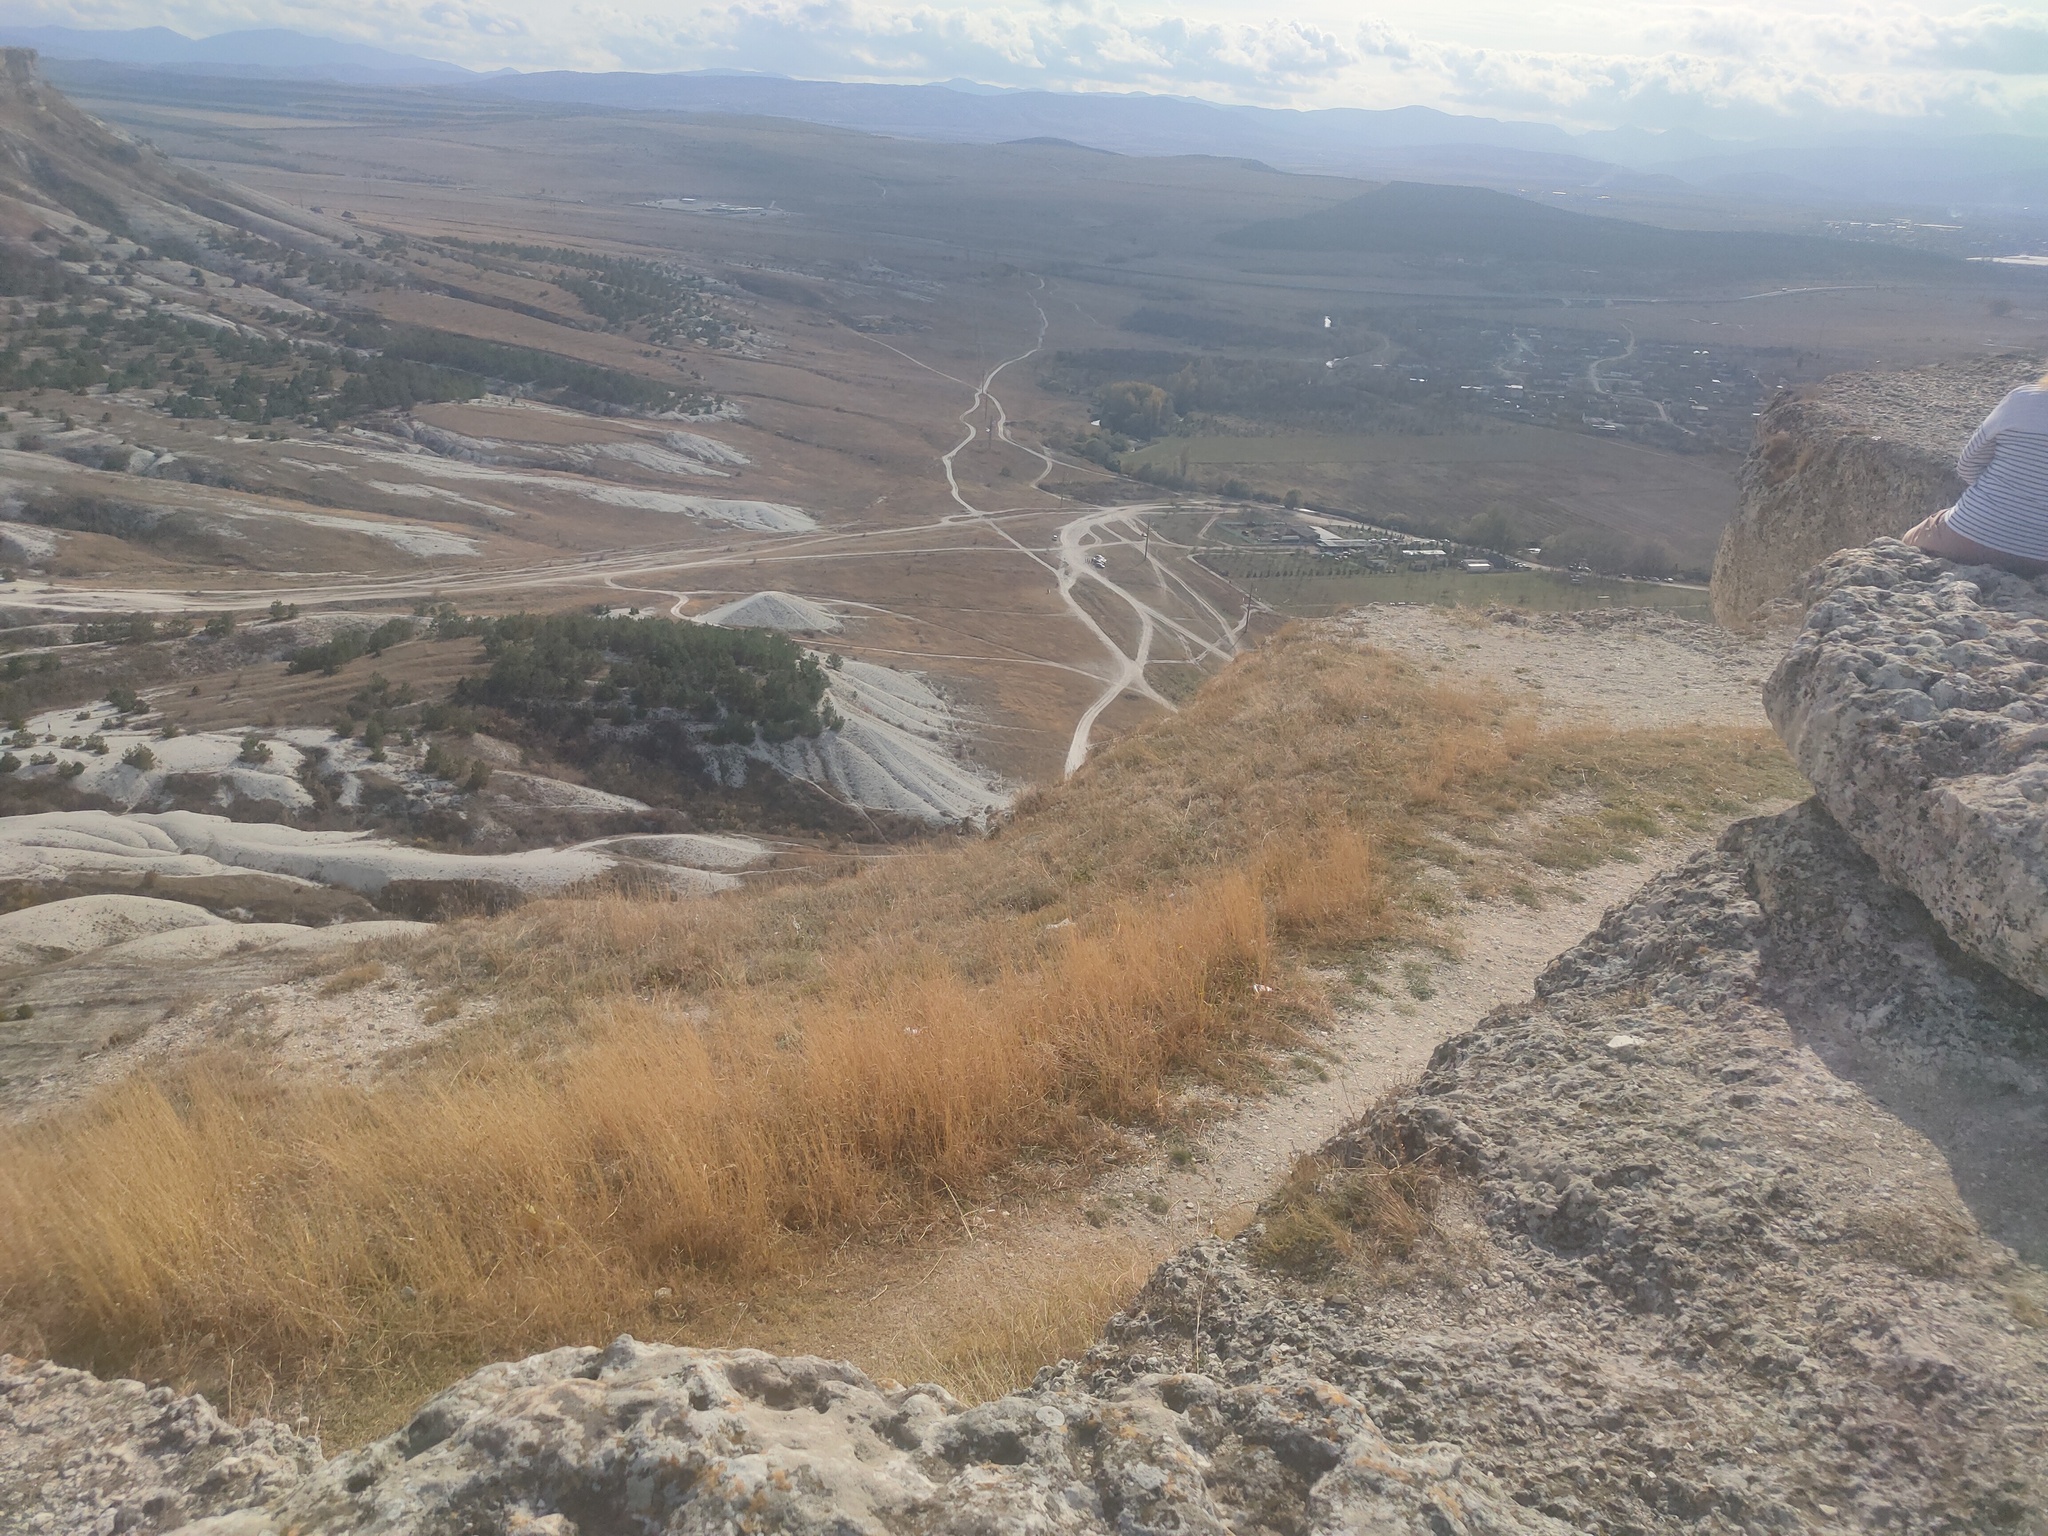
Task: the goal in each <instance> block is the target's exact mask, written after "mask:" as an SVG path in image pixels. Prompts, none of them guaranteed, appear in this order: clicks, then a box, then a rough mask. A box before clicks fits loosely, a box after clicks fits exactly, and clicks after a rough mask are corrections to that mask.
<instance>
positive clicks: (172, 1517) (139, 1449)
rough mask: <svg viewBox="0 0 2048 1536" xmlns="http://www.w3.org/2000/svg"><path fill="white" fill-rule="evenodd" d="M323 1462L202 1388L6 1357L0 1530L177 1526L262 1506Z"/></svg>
mask: <svg viewBox="0 0 2048 1536" xmlns="http://www.w3.org/2000/svg"><path fill="white" fill-rule="evenodd" d="M319 1465H320V1448H319V1447H318V1446H317V1445H315V1444H314V1443H313V1442H312V1441H310V1440H306V1439H303V1438H301V1437H300V1436H298V1435H296V1434H293V1433H292V1432H291V1431H290V1430H288V1429H285V1428H283V1427H282V1426H280V1425H276V1424H271V1423H268V1422H266V1421H264V1420H260V1419H259V1420H257V1421H256V1422H255V1423H253V1424H249V1425H244V1426H236V1425H233V1424H229V1423H228V1422H226V1421H225V1420H224V1419H222V1418H221V1416H220V1415H219V1414H218V1413H216V1412H214V1410H213V1408H212V1407H211V1406H210V1405H209V1404H208V1403H207V1401H206V1400H205V1399H204V1398H202V1397H196V1396H182V1397H181V1396H179V1395H178V1394H176V1393H174V1392H172V1391H171V1390H170V1389H169V1388H168V1387H145V1386H143V1385H142V1383H140V1382H136V1381H101V1380H99V1379H98V1378H97V1377H94V1376H89V1375H87V1374H86V1373H85V1372H84V1371H73V1370H66V1369H65V1368H64V1367H63V1366H59V1365H51V1364H49V1363H48V1362H44V1363H41V1364H36V1365H30V1364H26V1363H24V1362H22V1361H19V1360H15V1359H12V1358H10V1357H9V1356H6V1355H0V1531H5V1532H8V1533H10V1536H11V1533H14V1532H27V1531H35V1532H48V1533H50V1536H69V1533H71V1532H84V1531H91V1532H96V1533H97V1532H113V1531H136V1532H153V1531H170V1530H177V1529H180V1528H189V1522H194V1521H203V1520H204V1519H206V1518H207V1517H208V1516H211V1515H216V1514H222V1513H226V1512H228V1511H233V1510H246V1509H249V1508H251V1507H252V1506H253V1507H258V1508H260V1507H262V1506H264V1505H267V1504H269V1503H271V1502H273V1501H274V1500H276V1499H278V1498H279V1497H281V1496H282V1495H283V1494H285V1493H287V1492H288V1491H290V1490H291V1489H292V1488H294V1487H296V1486H297V1485H298V1482H299V1480H300V1479H301V1478H303V1477H304V1476H306V1475H307V1474H308V1473H309V1472H311V1471H312V1470H313V1469H314V1468H315V1467H317V1466H319Z"/></svg>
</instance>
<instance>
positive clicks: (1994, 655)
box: [1764, 539, 2048, 995]
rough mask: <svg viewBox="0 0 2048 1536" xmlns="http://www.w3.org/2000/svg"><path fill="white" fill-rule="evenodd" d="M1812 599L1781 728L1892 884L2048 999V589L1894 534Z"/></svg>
mask: <svg viewBox="0 0 2048 1536" xmlns="http://www.w3.org/2000/svg"><path fill="white" fill-rule="evenodd" d="M1807 588H1808V595H1809V600H1810V603H1811V607H1810V610H1809V612H1808V614H1807V618H1806V626H1805V628H1804V629H1802V630H1801V631H1800V633H1799V637H1798V639H1797V640H1795V641H1794V642H1793V645H1792V649H1791V652H1790V654H1788V655H1787V656H1786V657H1785V659H1784V661H1783V662H1782V663H1780V665H1779V667H1778V669H1777V671H1776V672H1775V673H1774V674H1773V675H1772V677H1771V680H1770V681H1769V682H1768V683H1767V684H1766V685H1765V687H1764V708H1765V710H1766V712H1767V713H1768V714H1769V715H1770V718H1771V724H1772V725H1773V726H1775V727H1776V728H1777V732H1778V734H1779V736H1781V737H1782V738H1784V741H1785V745H1786V746H1787V747H1788V748H1790V750H1791V752H1792V757H1793V760H1794V761H1795V762H1796V763H1798V765H1799V768H1800V771H1801V772H1802V773H1804V774H1805V775H1806V776H1807V777H1808V778H1809V779H1810V780H1812V782H1813V786H1814V789H1815V791H1816V793H1817V794H1818V795H1819V797H1820V800H1821V803H1822V804H1823V805H1825V806H1826V807H1827V808H1828V811H1829V813H1830V814H1831V815H1832V816H1833V817H1834V818H1835V820H1836V821H1837V822H1839V823H1840V824H1841V825H1842V826H1844V827H1846V828H1847V829H1848V830H1849V834H1850V836H1851V837H1853V838H1854V839H1855V840H1856V843H1857V844H1858V846H1860V847H1861V848H1862V849H1863V850H1864V852H1866V853H1868V854H1869V855H1870V856H1871V857H1872V858H1874V859H1876V860H1877V864H1878V867H1879V869H1880V870H1881V871H1882V872H1883V874H1884V877H1885V878H1886V879H1887V880H1890V881H1892V882H1893V883H1894V884H1896V885H1901V886H1904V887H1905V888H1906V889H1907V890H1909V891H1911V892H1912V893H1913V894H1914V895H1916V896H1918V897H1919V898H1920V899H1921V900H1922V901H1924V902H1925V903H1926V904H1927V907H1928V910H1929V911H1931V912H1932V913H1933V914H1934V916H1935V918H1936V919H1937V920H1938V921H1939V922H1940V923H1941V925H1942V927H1943V928H1945V929H1946V930H1947V931H1948V933H1949V935H1950V936H1951V937H1952V938H1953V939H1954V940H1955V941H1956V942H1957V943H1958V944H1960V945H1962V946H1963V948H1965V949H1967V950H1969V951H1970V952H1971V953H1972V954H1974V955H1977V956H1978V957H1980V958H1982V959H1984V960H1988V961H1990V962H1991V963H1992V964H1993V965H1995V966H1997V967H1998V968H1999V969H2000V970H2002V971H2004V972H2005V973H2006V974H2007V975H2009V976H2011V977H2013V978H2015V979H2016V980H2018V981H2020V982H2022V983H2023V984H2025V985H2026V986H2028V987H2030V988H2032V989H2033V990H2034V991H2035V992H2038V993H2041V994H2043V995H2048V582H2036V581H2024V580H2022V579H2021V578H2019V577H2017V576H2014V575H2011V574H2010V573H2008V572H2005V571H2000V570H1997V569H1995V568H1993V567H1991V566H1958V565H1952V564H1950V563H1949V562H1948V561H1945V560H1936V559H1932V558H1930V557H1928V556H1926V555H1923V554H1921V553H1920V552H1919V551H1918V550H1915V549H1911V548H1909V547H1907V546H1906V545H1904V544H1901V543H1899V542H1898V541H1897V540H1896V539H1885V540H1881V541H1879V542H1878V543H1877V544H1875V545H1873V546H1871V547H1870V548H1868V549H1854V550H1845V551H1843V552H1842V553H1841V554H1838V555H1836V556H1834V557H1833V558H1832V559H1830V560H1828V561H1826V562H1824V563H1823V564H1822V565H1821V566H1820V567H1819V568H1818V569H1817V570H1815V571H1814V572H1813V574H1812V575H1811V576H1810V577H1809V578H1808V582H1807Z"/></svg>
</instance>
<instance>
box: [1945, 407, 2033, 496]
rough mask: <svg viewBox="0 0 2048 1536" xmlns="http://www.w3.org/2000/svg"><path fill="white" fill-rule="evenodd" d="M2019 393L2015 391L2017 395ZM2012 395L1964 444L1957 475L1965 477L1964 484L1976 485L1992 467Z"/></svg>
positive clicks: (1986, 418)
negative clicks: (1992, 458)
mask: <svg viewBox="0 0 2048 1536" xmlns="http://www.w3.org/2000/svg"><path fill="white" fill-rule="evenodd" d="M2017 393H2019V391H2017V390H2015V391H2013V394H2017ZM2012 399H2013V397H2012V395H2007V396H2006V397H2005V398H2004V399H2003V400H2001V401H1999V402H1998V407H1997V409H1995V410H1994V411H1992V413H1991V414H1990V415H1989V416H1986V417H1985V418H1984V424H1983V425H1982V426H1981V427H1979V428H1978V429H1977V430H1976V431H1974V432H1972V433H1971V434H1970V440H1969V441H1968V442H1967V443H1965V444H1963V451H1962V454H1961V456H1960V457H1958V458H1957V459H1956V473H1957V474H1959V475H1961V476H1962V477H1963V484H1965V485H1975V484H1976V483H1977V477H1978V476H1979V475H1981V474H1983V473H1984V471H1985V470H1987V469H1989V468H1990V467H1991V457H1992V455H1993V454H1995V453H1997V452H1998V434H1999V431H2000V429H2002V428H2003V427H2004V426H2005V418H2006V417H2007V416H2009V415H2010V414H2011V412H2010V411H2009V410H2008V409H2007V407H2009V406H2010V405H2011V404H2012Z"/></svg>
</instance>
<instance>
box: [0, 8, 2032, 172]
mask: <svg viewBox="0 0 2048 1536" xmlns="http://www.w3.org/2000/svg"><path fill="white" fill-rule="evenodd" d="M0 16H4V19H5V20H6V21H8V22H9V23H12V24H17V25H30V24H38V23H54V24H61V25H68V26H78V27H95V28H112V27H138V26H152V25H159V26H168V27H171V28H173V29H175V30H177V31H179V32H182V33H185V34H186V35H187V36H192V37H201V36H208V35H211V34H213V33H218V32H224V31H231V30H237V29H241V28H248V27H289V28H292V29H294V30H297V31H302V32H313V33H319V34H323V35H327V36H332V37H341V38H347V39H350V40H352V41H357V42H364V43H372V44H376V45H378V46H381V47H385V48H390V49H393V50H395V51H398V52H402V53H410V54H417V55H420V56H424V57H430V58H438V59H444V60H447V61H449V62H451V63H456V64H461V65H465V66H467V67H470V68H476V69H492V68H499V67H506V66H510V67H513V68H518V69H583V70H609V69H630V70H673V69H712V68H719V69H748V70H763V71H768V72H772V73H779V74H789V75H797V76H802V77H805V78H812V79H840V80H884V81H904V82H925V81H938V80H950V79H967V80H974V81H979V82H983V83H985V84H990V85H998V86H1029V87H1040V88H1047V89H1055V90H1121V91H1153V92H1166V93H1171V94H1178V95H1188V96H1201V97H1206V98H1209V99H1211V100H1220V101H1230V102H1241V103H1248V104H1256V105H1264V106H1296V107H1340V106H1351V107H1394V106H1408V105H1423V106H1433V107H1440V108H1443V109H1445V110H1449V111H1454V112H1466V113H1477V114H1482V115H1486V116H1494V117H1509V118H1524V119H1536V120H1542V121H1549V122H1555V123H1559V124H1561V125H1563V126H1565V127H1568V128H1572V129H1587V128H1613V127H1644V128H1655V129H1672V128H1691V129H1696V130H1700V131H1703V132H1708V133H1715V134H1722V135H1731V136H1737V137H1745V138H1747V137H1756V136H1760V135H1767V134H1769V133H1770V132H1772V131H1773V130H1774V129H1775V130H1780V131H1783V130H1799V129H1802V128H1804V129H1812V128H1827V129H1835V130H1840V129H1844V128H1848V129H1856V128H1883V127H1885V126H1887V125H1900V126H1905V125H1914V126H1926V125H1929V124H1930V123H1933V124H1939V125H1942V126H1946V127H1951V128H1955V129H1966V130H1982V129H1990V130H2001V129H2002V130H2015V131H2020V132H2026V133H2030V134H2048V0H2035V3H2033V4H2023V5H2010V4H1995V5H1983V4H1945V3H1940V0H1920V3H1882V0H1880V3H1873V4H1860V5H1859V4H1852V3H1845V0H1692V3H1676V0H1628V3H1610V0H1581V3H1576V4H1544V3H1541V0H1448V3H1446V0H1388V3H1385V4H1381V5H1375V6H1372V7H1371V8H1369V9H1368V8H1364V7H1361V6H1359V5H1356V4H1341V3H1337V4H1331V3H1324V0H1298V3H1290V0H1269V3H1266V4H1260V5H1247V4H1245V3H1243V0H1235V3H1228V0H1225V3H1219V0H1176V3H1173V4H1170V5H1161V4H1149V5H1148V4H1145V3H1142V0H1135V3H1099V4H1098V3H1087V0H1083V3H1062V0H926V3H921V4H914V3H904V4H890V3H886V0H735V3H723V4H718V3H714V4H692V3H689V0H669V3H661V0H349V3H345V4H344V3H338V0H6V3H5V5H4V8H0Z"/></svg>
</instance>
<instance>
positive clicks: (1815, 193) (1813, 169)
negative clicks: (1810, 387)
mask: <svg viewBox="0 0 2048 1536" xmlns="http://www.w3.org/2000/svg"><path fill="white" fill-rule="evenodd" d="M0 44H6V45H11V46H19V47H30V48H35V49H38V50H40V51H41V52H42V53H43V54H44V55H45V56H46V57H48V58H50V59H54V60H88V59H89V60H104V61H107V62H109V63H112V64H117V65H123V66H128V67H130V68H142V69H148V70H157V71H166V70H168V71H177V72H181V73H188V74H216V75H232V76H239V77H243V78H258V79H262V78H271V79H305V80H329V81H336V82H340V83H344V84H363V85H383V86H426V87H438V88H442V89H457V90H463V91H475V92H486V93H489V94H490V95H492V96H494V97H501V98H507V99H512V100H519V101H528V102H534V103H547V104H550V105H555V106H575V105H587V106H592V107H601V108H609V109H613V110H628V111H666V112H734V113H746V114H750V115H758V116H764V117H786V118H794V119H797V120H799V121H802V122H810V123H818V124H822V125H825V126H829V127H836V128H846V129H853V130H856V131H860V132H867V133H883V134H891V135H895V136H899V137H908V138H929V139H941V140H948V141H952V142H958V143H1004V142H1011V141H1015V140H1020V139H1048V138H1050V139H1064V140H1067V141H1069V142H1071V143H1074V144H1077V145H1080V146H1083V147H1085V148H1090V149H1102V150H1110V151H1113V152H1116V153H1119V154H1130V155H1218V156H1223V157H1226V158H1231V159H1256V160H1261V161H1264V162H1266V163H1267V164H1270V165H1272V166H1274V167H1276V168H1278V169H1281V170H1288V171H1309V172H1323V173H1328V174H1333V175H1345V176H1357V177H1363V178H1367V179H1371V180H1407V181H1429V182H1452V183H1468V184H1475V185H1483V186H1492V187H1497V188H1503V189H1505V190H1510V191H1521V190H1529V191H1534V190H1538V189H1555V188H1559V187H1573V188H1580V189H1584V188H1596V189H1601V190H1612V191H1615V192H1633V193H1649V194H1652V195H1654V194H1655V193H1656V192H1657V191H1658V190H1659V188H1660V186H1661V187H1666V188H1669V189H1670V190H1672V191H1685V192H1689V193H1707V194H1711V195H1719V196H1723V197H1727V198H1731V199H1738V200H1742V201H1746V202H1752V203H1754V202H1778V203H1786V204H1797V205H1801V206H1803V207H1807V208H1815V207H1824V206H1830V205H1834V206H1843V205H1847V204H1859V205H1869V204H1887V205H1892V206H1896V207H1900V208H1911V209H1916V210H1920V211H1922V213H1923V214H1924V213H1925V212H1926V211H1929V210H1934V211H1940V212H1944V213H1945V212H1948V211H1951V210H1954V211H1969V212H1971V213H1974V214H1983V213H1995V214H1998V215H2001V216H2008V217H2010V218H2013V219H2015V220H2018V221H2019V222H2020V223H2022V224H2025V225H2028V226H2032V225H2034V224H2036V223H2037V222H2041V221H2043V219H2044V215H2048V140H2044V139H2037V138H2027V137H2022V136H2018V135H2005V136H1993V135H1977V136H1973V137H1962V136H1953V135H1948V134H1946V133H1945V131H1944V130H1942V129H1941V128H1940V127H1939V125H1938V124H1930V125H1928V126H1927V127H1925V128H1921V129H1915V130H1907V129H1901V130H1900V131H1899V132H1898V133H1897V134H1895V135H1892V136H1889V137H1883V138H1876V137H1871V136H1869V135H1863V136H1859V137H1852V138H1845V139H1844V140H1843V141H1841V142H1836V143H1812V142H1806V143H1737V142H1732V141H1725V140H1715V139H1710V138H1707V137H1705V136H1703V135H1700V134H1696V133H1690V132H1669V133H1653V132H1649V131H1646V130H1643V129H1619V130H1608V131H1601V132H1592V133H1579V134H1573V133H1568V132H1566V131H1565V130H1564V129H1562V128H1559V127H1556V126H1554V125H1552V124H1549V123H1533V122H1514V121H1504V120H1501V119H1497V118H1488V117H1467V116H1460V115H1457V114H1453V113H1448V112H1440V111H1436V110H1434V109H1432V108H1429V107H1397V108H1393V109H1391V110H1387V111H1368V110H1363V109H1356V108H1343V107H1338V108H1323V109H1319V110H1314V111H1294V110H1287V109H1277V108H1270V107H1236V106H1225V105H1222V104H1220V103H1216V102H1211V101H1203V100H1199V99H1196V98H1192V97H1182V96H1157V95H1144V94H1137V93H1131V94H1122V93H1110V92H1064V91H1041V90H1008V89H1003V88H999V87H993V86H987V85H982V84H979V83H977V82H974V81H964V80H955V81H947V82H945V83H944V84H935V85H875V84H854V83H846V82H840V81H830V80H795V79H790V78H788V77H786V76H780V75H770V74H750V73H745V72H741V71H733V70H704V71H695V72H684V73H671V74H640V73H628V72H613V73H605V74H584V73H577V72H574V71H568V70H547V71H541V72H536V73H531V74H521V73H518V72H516V71H512V70H503V71H498V72H496V73H493V74H479V73H476V72H474V71H471V70H466V69H463V68H460V67H459V66H457V65H454V64H447V63H442V62H439V61H436V60H432V59H421V58H414V57H411V56H409V55H406V54H400V53H393V52H390V51H388V50H385V49H381V48H373V47H369V46H367V45H365V44H361V43H345V42H338V41H335V40H333V39H330V38H320V37H311V36H307V35H306V34H303V33H298V32H292V31H287V30H283V29H269V30H261V31H245V32H227V33H222V34H221V35H219V36H217V37H209V38H202V39H193V38H188V37H184V36H181V35H180V34H178V33H176V32H172V31H170V30H169V29H167V28H164V27H146V28H140V29H136V30H132V31H120V32H113V31H108V32H100V31H89V30H84V29H79V28H71V27H0Z"/></svg>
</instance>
